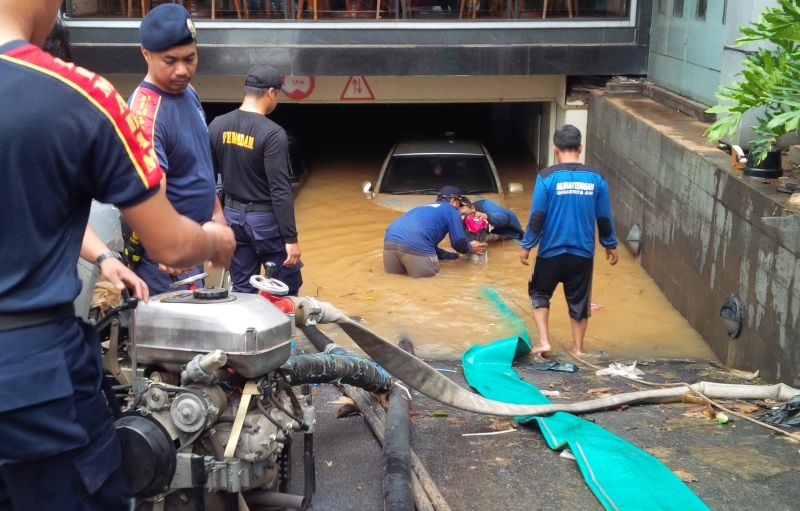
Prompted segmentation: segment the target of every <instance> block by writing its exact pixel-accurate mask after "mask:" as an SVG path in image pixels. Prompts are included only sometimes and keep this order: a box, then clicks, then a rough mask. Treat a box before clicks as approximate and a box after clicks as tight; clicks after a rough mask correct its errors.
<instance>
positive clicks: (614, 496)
mask: <svg viewBox="0 0 800 511" xmlns="http://www.w3.org/2000/svg"><path fill="white" fill-rule="evenodd" d="M484 296H486V297H487V298H488V299H489V300H490V301H491V302H492V303H493V304H494V305H495V307H497V308H498V309H499V311H500V312H501V314H502V315H503V316H504V317H505V318H506V319H507V320H508V321H509V322H510V323H511V324H512V325H513V326H514V328H515V330H517V335H515V336H512V337H508V338H506V339H501V340H499V341H495V342H493V343H491V344H488V345H475V346H472V347H471V348H470V349H468V350H467V351H466V352H465V353H464V356H463V360H462V362H463V365H464V375H465V377H466V379H467V382H469V384H470V385H471V386H472V387H473V388H475V389H476V390H477V391H478V392H479V393H480V394H481V395H483V396H485V397H487V398H490V399H495V400H498V401H503V402H506V403H514V404H547V403H549V401H548V399H547V398H546V397H544V395H542V393H541V392H539V390H538V389H537V388H536V387H534V386H533V385H531V384H529V383H526V382H524V381H522V380H521V379H520V378H519V377H518V376H517V373H516V372H515V371H514V370H513V369H512V367H511V365H512V363H513V361H514V359H515V358H517V357H519V356H521V355H523V354H525V353H527V352H528V351H530V349H531V343H530V339H529V337H528V333H527V331H526V329H525V323H524V321H522V319H521V318H520V317H519V316H518V315H516V314H515V313H514V312H513V311H511V309H509V308H508V306H507V305H506V304H505V303H504V302H503V301H502V300H501V299H500V298H499V296H498V295H497V293H496V292H495V291H493V290H490V289H487V290H484ZM516 419H517V421H518V422H520V423H528V422H531V421H536V422H537V423H538V424H539V428H540V430H541V432H542V435H543V436H544V438H545V440H546V441H547V444H548V445H549V446H550V448H551V449H555V450H561V449H563V448H565V447H569V448H570V449H571V450H572V452H573V454H574V455H575V460H576V461H577V463H578V467H580V470H581V473H582V474H583V477H584V479H585V480H586V484H587V485H589V488H591V490H592V491H593V492H594V494H595V495H596V496H597V499H598V500H599V501H600V503H601V504H602V505H603V506H604V507H605V508H606V509H620V510H634V509H635V510H676V511H677V510H680V511H692V510H706V509H709V508H708V506H706V505H705V503H703V501H702V500H700V498H699V497H697V496H696V495H695V494H694V493H692V491H691V490H690V489H689V488H688V487H687V486H686V485H685V484H684V483H683V482H682V481H681V480H680V479H678V478H677V477H676V476H675V475H674V474H673V473H672V471H670V469H669V468H667V467H666V466H664V465H663V464H662V463H661V462H660V461H658V460H657V459H656V458H654V457H653V456H651V455H649V454H647V453H646V452H644V451H642V450H641V449H639V448H638V447H636V446H635V445H633V444H631V443H629V442H628V441H626V440H624V439H623V438H620V437H618V436H616V435H614V434H613V433H610V432H608V431H606V430H604V429H603V428H601V427H600V426H597V425H596V424H594V423H592V422H589V421H586V420H583V419H581V418H580V417H576V416H575V415H572V414H569V413H565V412H556V413H554V414H552V415H548V416H544V417H517V418H516Z"/></svg>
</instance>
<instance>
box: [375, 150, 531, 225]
mask: <svg viewBox="0 0 800 511" xmlns="http://www.w3.org/2000/svg"><path fill="white" fill-rule="evenodd" d="M446 185H450V186H457V187H458V188H460V189H461V191H462V193H464V194H465V195H469V196H470V198H473V199H476V198H478V199H490V200H492V201H494V202H502V194H503V187H502V185H501V183H500V176H499V175H498V173H497V168H496V167H495V164H494V161H493V160H492V157H491V156H490V155H489V152H488V151H487V150H486V147H485V146H484V145H483V144H481V143H480V142H477V141H475V140H465V139H430V140H408V141H402V142H398V143H397V144H395V146H394V147H393V148H392V150H391V151H389V154H388V155H387V156H386V159H385V160H384V162H383V167H382V168H381V172H380V174H379V175H378V181H377V183H376V184H375V186H374V187H373V185H372V183H371V182H369V181H366V182H364V183H362V189H363V191H364V193H366V194H368V196H369V197H371V198H375V199H376V200H377V202H378V203H379V204H380V205H382V206H386V207H389V208H392V209H397V210H400V211H408V210H409V209H411V208H413V207H416V206H421V205H423V204H428V203H430V202H432V201H433V200H434V199H435V197H436V195H437V194H438V192H439V190H440V189H441V188H442V187H443V186H446ZM521 190H522V185H520V184H519V183H510V184H509V190H508V191H509V192H517V191H521Z"/></svg>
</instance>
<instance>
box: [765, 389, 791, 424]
mask: <svg viewBox="0 0 800 511" xmlns="http://www.w3.org/2000/svg"><path fill="white" fill-rule="evenodd" d="M760 419H761V420H762V421H764V422H766V423H768V424H774V425H775V426H797V427H800V395H797V396H794V397H793V398H792V399H790V400H789V401H787V402H786V403H785V404H784V405H783V406H781V407H780V408H778V409H776V410H772V411H769V412H767V413H765V414H764V415H762V416H761V417H760Z"/></svg>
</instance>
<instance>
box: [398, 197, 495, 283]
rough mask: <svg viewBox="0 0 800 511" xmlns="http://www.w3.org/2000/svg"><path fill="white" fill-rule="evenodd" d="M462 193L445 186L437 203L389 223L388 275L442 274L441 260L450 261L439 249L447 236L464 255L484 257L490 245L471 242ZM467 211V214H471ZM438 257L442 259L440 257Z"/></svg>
mask: <svg viewBox="0 0 800 511" xmlns="http://www.w3.org/2000/svg"><path fill="white" fill-rule="evenodd" d="M461 208H462V205H461V190H459V189H458V188H456V187H455V186H445V187H443V188H442V189H441V190H440V191H439V195H438V196H437V197H436V202H434V203H432V204H427V205H425V206H419V207H416V208H413V209H412V210H410V211H408V212H406V213H404V214H403V215H402V216H400V218H398V219H397V220H395V221H394V222H392V223H391V224H389V227H388V228H387V229H386V236H384V238H383V269H384V270H385V271H386V273H399V274H403V273H407V274H408V275H409V276H410V277H414V278H417V277H432V276H433V275H436V274H437V273H439V258H442V259H449V258H450V257H447V254H451V253H452V252H447V251H444V250H441V249H439V248H438V245H439V243H440V242H441V241H442V240H443V239H444V237H445V235H449V236H450V245H451V246H452V247H453V248H454V249H455V250H456V251H457V252H458V253H460V254H467V253H469V252H474V253H476V254H483V253H484V252H485V251H486V243H482V242H480V241H475V240H473V241H470V242H467V236H466V234H465V233H464V225H463V224H462V221H461V219H462V212H461ZM467 209H468V208H467V207H465V208H464V214H466V213H467ZM437 256H438V257H437Z"/></svg>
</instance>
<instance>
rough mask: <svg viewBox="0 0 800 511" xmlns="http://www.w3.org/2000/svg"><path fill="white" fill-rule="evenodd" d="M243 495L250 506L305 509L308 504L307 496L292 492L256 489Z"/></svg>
mask: <svg viewBox="0 0 800 511" xmlns="http://www.w3.org/2000/svg"><path fill="white" fill-rule="evenodd" d="M243 495H244V500H245V502H247V505H248V506H264V507H270V508H273V507H277V508H288V509H305V508H306V507H307V505H308V503H307V502H306V498H305V496H303V495H293V494H291V493H278V492H275V491H262V490H254V491H249V492H247V493H244V494H243Z"/></svg>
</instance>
